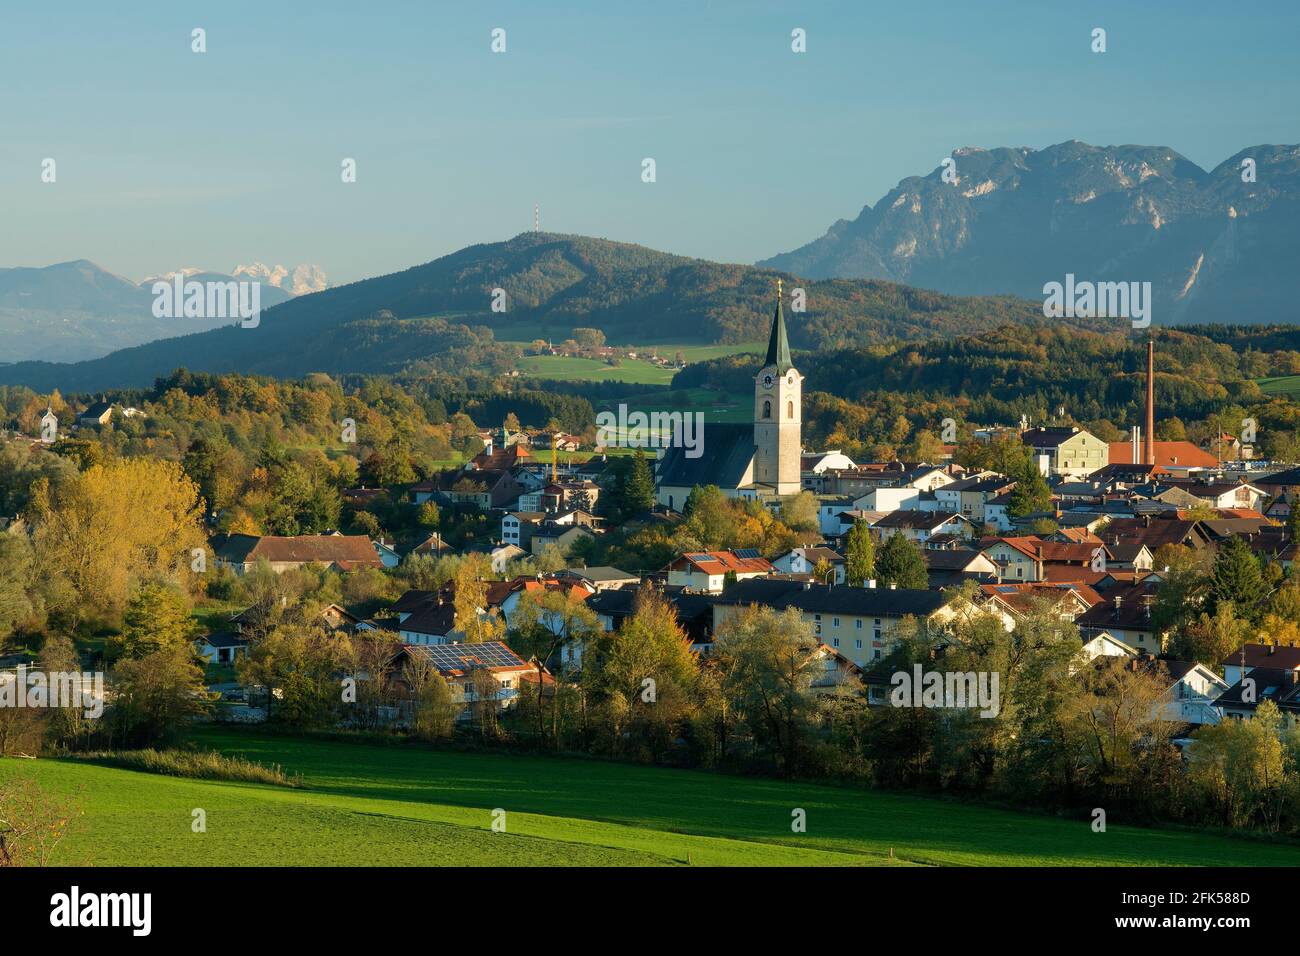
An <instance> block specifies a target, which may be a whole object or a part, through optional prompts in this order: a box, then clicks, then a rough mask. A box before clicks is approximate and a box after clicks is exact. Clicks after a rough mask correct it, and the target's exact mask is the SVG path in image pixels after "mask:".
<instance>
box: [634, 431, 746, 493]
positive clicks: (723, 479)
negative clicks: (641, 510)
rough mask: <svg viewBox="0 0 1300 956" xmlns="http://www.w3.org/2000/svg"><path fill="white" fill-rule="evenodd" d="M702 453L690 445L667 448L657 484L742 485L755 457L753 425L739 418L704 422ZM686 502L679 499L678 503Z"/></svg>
mask: <svg viewBox="0 0 1300 956" xmlns="http://www.w3.org/2000/svg"><path fill="white" fill-rule="evenodd" d="M699 445H700V447H699V449H698V450H699V451H700V456H699V457H698V458H689V457H687V455H686V452H687V450H688V449H686V448H683V447H681V446H678V445H674V446H673V447H671V448H669V449H667V450H666V451H665V452H664V457H663V458H662V459H660V461H659V467H658V482H657V483H658V484H659V485H668V486H670V487H678V488H693V487H695V486H696V485H717V486H718V487H719V488H739V487H740V485H741V483H742V482H743V481H744V479H745V473H746V471H748V470H749V466H750V465H751V464H752V463H753V461H754V426H753V425H749V424H742V423H737V422H705V423H704V425H703V426H702V427H701V428H700V443H699ZM684 504H685V502H680V503H678V507H681V506H682V505H684Z"/></svg>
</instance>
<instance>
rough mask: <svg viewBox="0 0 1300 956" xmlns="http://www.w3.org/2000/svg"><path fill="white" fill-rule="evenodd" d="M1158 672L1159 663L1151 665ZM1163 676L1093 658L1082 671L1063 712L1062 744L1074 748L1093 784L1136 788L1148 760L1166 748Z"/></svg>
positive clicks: (1121, 662)
mask: <svg viewBox="0 0 1300 956" xmlns="http://www.w3.org/2000/svg"><path fill="white" fill-rule="evenodd" d="M1157 668H1159V669H1160V670H1163V665H1157ZM1168 689H1169V681H1168V675H1167V674H1165V675H1164V676H1160V675H1159V674H1158V673H1153V672H1152V670H1151V669H1148V668H1141V667H1139V668H1136V669H1135V668H1133V667H1131V666H1130V665H1129V662H1128V660H1127V659H1124V658H1098V659H1097V660H1096V661H1093V662H1091V663H1090V664H1088V665H1087V666H1085V667H1084V668H1083V670H1082V682H1081V691H1082V692H1081V693H1079V694H1078V695H1076V696H1074V697H1072V698H1070V700H1069V701H1068V704H1067V707H1066V709H1065V726H1066V728H1067V733H1066V737H1067V746H1072V747H1077V748H1078V749H1079V752H1080V753H1081V754H1082V755H1083V757H1084V760H1085V761H1086V766H1087V767H1088V769H1089V771H1090V773H1091V777H1092V781H1093V783H1094V784H1095V785H1097V786H1099V787H1100V786H1103V785H1109V786H1117V785H1119V786H1123V787H1125V788H1128V789H1130V790H1138V789H1141V787H1142V785H1143V781H1144V775H1145V773H1146V769H1147V766H1148V764H1149V762H1150V761H1151V760H1152V759H1153V758H1154V757H1156V756H1158V755H1159V752H1160V751H1161V749H1162V748H1166V747H1168V745H1169V741H1170V738H1171V737H1172V736H1173V732H1174V729H1175V725H1174V724H1172V723H1171V722H1169V721H1167V720H1165V718H1164V716H1163V714H1164V705H1165V702H1166V700H1167V694H1168Z"/></svg>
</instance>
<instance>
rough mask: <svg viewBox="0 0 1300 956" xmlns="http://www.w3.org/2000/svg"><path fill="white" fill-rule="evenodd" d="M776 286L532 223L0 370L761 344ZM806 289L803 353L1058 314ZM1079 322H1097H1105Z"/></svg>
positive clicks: (1, 374)
mask: <svg viewBox="0 0 1300 956" xmlns="http://www.w3.org/2000/svg"><path fill="white" fill-rule="evenodd" d="M786 278H787V279H788V280H790V282H791V283H792V284H793V278H792V277H790V276H787V277H786ZM775 280H776V273H774V272H772V271H770V270H764V269H758V268H756V267H754V266H746V265H727V264H721V263H716V262H708V261H705V260H702V259H688V258H685V257H683V256H675V255H670V254H668V253H663V252H656V251H655V250H653V249H646V248H644V247H642V246H635V245H629V244H627V243H619V242H611V241H608V240H604V239H591V238H587V237H583V236H560V235H554V234H550V233H523V234H521V235H519V236H516V237H515V238H513V239H511V240H509V241H507V242H498V243H488V244H483V245H476V246H470V247H468V248H466V249H462V250H460V251H459V252H455V253H452V254H451V255H448V256H443V257H442V258H439V259H435V260H433V261H432V262H428V263H425V264H423V265H419V266H415V267H413V268H411V269H407V270H405V271H403V272H397V273H393V274H391V275H386V276H379V277H376V278H372V279H365V280H362V281H360V282H354V283H351V284H350V285H345V286H339V287H336V288H331V289H326V290H324V291H322V292H318V293H315V294H314V295H309V296H302V297H299V298H295V299H291V300H289V301H288V302H285V303H283V304H281V305H279V306H276V307H275V308H271V309H267V310H264V311H263V314H262V317H261V322H260V323H259V325H258V326H257V327H256V328H239V327H234V326H230V325H226V326H223V327H222V328H219V329H214V330H211V331H202V332H198V333H196V334H192V335H186V336H183V337H180V338H172V339H165V340H162V341H158V342H152V343H149V344H147V345H141V346H137V347H134V348H130V349H125V350H122V351H119V352H115V353H113V354H112V355H108V356H105V357H103V358H98V359H94V360H91V361H87V362H80V363H76V364H71V365H61V364H51V363H42V362H22V363H18V364H16V365H11V366H7V367H0V383H3V384H25V385H30V386H32V387H34V388H40V389H48V388H51V387H56V386H57V387H58V388H60V389H62V390H64V391H71V390H97V389H104V388H118V387H137V386H140V387H142V386H147V385H150V384H152V382H153V380H154V378H156V377H157V376H159V375H163V374H167V373H169V372H171V371H172V370H174V369H176V368H178V367H182V366H183V367H186V368H189V369H190V370H192V371H199V370H202V371H210V372H222V371H240V372H245V373H259V374H266V375H276V376H299V375H303V374H306V373H308V372H313V371H325V372H332V373H340V372H372V373H374V372H397V371H400V370H402V369H403V368H404V367H406V366H407V365H409V364H410V363H412V362H420V361H425V360H429V359H433V358H437V357H438V356H451V359H450V360H449V362H450V364H451V365H452V367H459V368H463V367H464V366H465V365H467V364H469V363H471V362H473V361H475V359H474V358H472V357H470V356H472V355H474V354H478V355H480V356H481V355H483V353H484V352H485V350H488V349H490V348H491V347H492V342H493V339H494V338H495V339H505V340H520V341H530V340H532V339H535V338H539V337H540V338H544V339H554V340H556V341H559V340H561V339H564V338H567V337H569V335H570V334H571V333H572V330H573V328H574V327H584V326H585V327H594V328H599V329H602V330H604V332H605V333H606V335H607V336H608V338H609V340H610V341H612V342H624V343H636V344H654V343H667V342H679V343H696V342H698V343H709V342H741V341H754V340H758V339H760V338H762V337H763V336H765V335H766V334H767V331H768V328H769V325H770V321H771V312H772V308H773V306H774V301H775V293H776V290H775ZM801 284H802V286H803V287H804V289H805V291H806V294H807V303H808V306H807V311H806V312H803V313H796V312H793V311H790V312H788V314H789V315H790V332H791V337H792V340H793V343H794V345H795V346H796V347H803V348H833V347H843V346H849V345H857V346H862V345H869V344H872V343H878V342H886V341H890V340H894V339H906V340H917V339H923V338H929V337H932V336H936V335H946V336H955V335H961V334H965V333H968V332H975V331H980V330H983V329H988V328H992V327H994V326H996V325H999V324H1002V323H1005V322H1018V323H1041V322H1044V321H1046V320H1045V319H1043V317H1042V313H1041V307H1040V305H1039V304H1038V303H1034V302H1027V301H1024V300H1019V299H1012V298H1009V297H1003V298H992V297H990V298H958V297H954V296H947V295H941V294H939V293H934V292H926V291H922V290H916V289H909V288H907V287H905V286H899V285H896V284H894V283H889V282H879V281H875V280H842V279H835V280H826V281H821V282H803V283H801ZM498 288H499V289H503V290H504V291H505V294H506V299H505V301H506V304H507V309H506V311H505V312H494V311H492V307H491V306H492V300H493V294H492V293H493V290H494V289H498ZM790 289H791V285H790V284H788V285H787V287H786V290H787V293H789V291H790ZM787 309H788V310H790V309H791V303H790V302H787ZM1108 321H1110V325H1111V326H1112V327H1113V325H1114V322H1113V320H1108ZM1075 324H1076V325H1080V326H1084V327H1096V320H1092V323H1091V324H1090V323H1089V322H1088V321H1087V320H1080V321H1076V322H1075ZM476 329H477V331H476ZM488 330H490V331H488ZM462 356H464V357H463V358H462ZM456 362H459V363H460V364H459V366H456V365H455V363H456Z"/></svg>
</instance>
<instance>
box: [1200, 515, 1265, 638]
mask: <svg viewBox="0 0 1300 956" xmlns="http://www.w3.org/2000/svg"><path fill="white" fill-rule="evenodd" d="M1267 596H1268V586H1267V585H1266V584H1265V583H1264V574H1263V571H1262V570H1261V569H1260V566H1259V559H1258V558H1256V557H1255V553H1254V552H1253V551H1251V550H1250V545H1248V544H1246V540H1245V539H1244V538H1241V537H1237V536H1233V537H1231V538H1229V539H1228V540H1227V541H1225V542H1224V543H1223V544H1221V545H1219V553H1218V554H1217V555H1215V558H1214V569H1213V570H1212V571H1211V572H1210V587H1209V604H1210V609H1211V612H1212V613H1213V612H1215V611H1217V609H1218V607H1219V605H1220V604H1223V603H1226V602H1229V601H1230V602H1232V604H1233V605H1234V606H1235V607H1236V608H1237V610H1238V611H1239V612H1240V613H1241V616H1242V617H1244V618H1246V619H1247V620H1249V621H1251V622H1252V623H1255V622H1258V620H1259V617H1260V615H1261V614H1262V613H1263V611H1264V599H1265V598H1266V597H1267Z"/></svg>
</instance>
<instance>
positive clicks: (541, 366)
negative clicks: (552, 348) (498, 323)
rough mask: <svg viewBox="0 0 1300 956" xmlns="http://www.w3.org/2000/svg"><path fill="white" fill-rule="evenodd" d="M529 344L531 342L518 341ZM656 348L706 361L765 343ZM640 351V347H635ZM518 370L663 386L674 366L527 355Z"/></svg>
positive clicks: (565, 377)
mask: <svg viewBox="0 0 1300 956" xmlns="http://www.w3.org/2000/svg"><path fill="white" fill-rule="evenodd" d="M513 344H515V345H520V346H524V347H526V346H527V345H528V344H529V343H528V342H515V343H513ZM654 348H655V350H656V351H657V352H658V353H659V355H661V356H665V357H667V358H672V357H673V356H675V355H676V354H677V353H678V352H680V353H681V354H682V357H683V358H684V359H685V360H686V361H687V362H703V361H707V360H708V359H714V358H720V357H722V356H724V355H738V354H740V353H742V352H758V351H761V350H762V348H763V346H762V344H761V343H757V342H744V343H739V344H733V345H681V344H673V343H669V344H656V345H655V346H654ZM634 350H635V351H638V352H640V351H641V349H640V347H634ZM519 371H520V373H521V374H524V375H533V376H536V377H538V378H546V379H553V380H555V381H560V382H577V381H582V382H604V381H612V382H630V383H632V384H634V385H661V386H667V385H670V384H671V383H672V380H673V375H674V374H676V370H675V369H671V368H660V367H659V366H657V365H652V364H651V363H649V362H643V361H641V360H640V359H623V361H622V363H621V364H620V365H617V366H614V365H607V364H606V363H605V362H601V361H598V360H597V359H587V358H570V357H568V356H564V355H526V356H524V358H523V359H522V360H521V361H520V363H519Z"/></svg>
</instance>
